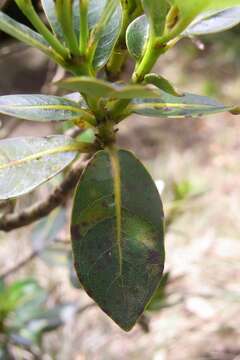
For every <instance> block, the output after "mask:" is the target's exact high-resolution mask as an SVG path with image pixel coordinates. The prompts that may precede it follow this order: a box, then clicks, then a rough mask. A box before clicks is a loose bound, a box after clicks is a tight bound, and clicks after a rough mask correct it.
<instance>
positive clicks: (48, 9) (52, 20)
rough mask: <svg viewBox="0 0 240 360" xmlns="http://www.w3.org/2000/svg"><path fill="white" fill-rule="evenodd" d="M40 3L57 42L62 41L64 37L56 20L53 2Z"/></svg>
mask: <svg viewBox="0 0 240 360" xmlns="http://www.w3.org/2000/svg"><path fill="white" fill-rule="evenodd" d="M41 2H42V7H43V10H44V12H45V14H46V17H47V19H48V22H49V24H50V26H51V28H52V30H53V32H54V33H55V35H57V37H58V38H59V40H63V39H64V35H63V31H62V28H61V25H60V23H59V21H58V19H57V14H56V8H55V3H54V0H41Z"/></svg>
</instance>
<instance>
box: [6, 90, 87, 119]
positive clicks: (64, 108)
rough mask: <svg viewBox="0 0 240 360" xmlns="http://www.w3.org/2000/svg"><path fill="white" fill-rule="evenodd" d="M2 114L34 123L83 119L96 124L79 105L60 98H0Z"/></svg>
mask: <svg viewBox="0 0 240 360" xmlns="http://www.w3.org/2000/svg"><path fill="white" fill-rule="evenodd" d="M0 113H2V114H6V115H10V116H16V117H18V118H20V119H24V120H32V121H64V120H72V119H77V118H79V117H82V118H84V120H85V121H88V122H90V123H92V122H94V117H93V115H91V114H90V113H89V112H87V111H86V110H84V109H82V108H81V107H80V105H79V104H77V103H76V102H74V101H71V100H69V99H65V98H63V97H60V96H48V95H38V94H36V95H5V96H0Z"/></svg>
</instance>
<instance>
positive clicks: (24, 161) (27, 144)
mask: <svg viewBox="0 0 240 360" xmlns="http://www.w3.org/2000/svg"><path fill="white" fill-rule="evenodd" d="M78 148H79V145H76V143H75V142H73V140H72V139H71V138H68V137H66V136H64V135H54V136H49V137H44V138H38V137H25V138H10V139H6V140H1V142H0V199H1V200H6V199H9V198H14V197H17V196H21V195H24V194H26V193H27V192H30V191H32V190H33V189H35V188H36V187H37V186H39V185H41V184H42V183H44V182H45V181H47V180H49V179H50V178H52V177H53V176H55V175H57V174H58V173H59V172H60V171H62V170H63V169H64V168H65V167H66V166H68V165H69V164H70V163H71V162H72V161H73V160H74V158H75V157H76V155H77V153H78Z"/></svg>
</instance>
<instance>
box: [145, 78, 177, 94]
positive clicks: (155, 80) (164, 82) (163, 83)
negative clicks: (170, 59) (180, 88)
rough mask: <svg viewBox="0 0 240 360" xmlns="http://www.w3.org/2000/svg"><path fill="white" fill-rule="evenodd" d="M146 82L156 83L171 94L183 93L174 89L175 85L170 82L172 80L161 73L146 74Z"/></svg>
mask: <svg viewBox="0 0 240 360" xmlns="http://www.w3.org/2000/svg"><path fill="white" fill-rule="evenodd" d="M144 82H145V83H146V84H152V85H155V86H156V87H157V88H158V89H159V90H162V91H164V92H165V93H168V94H170V95H173V96H181V94H179V93H178V92H177V91H176V90H175V89H174V87H173V86H172V85H171V84H170V82H169V81H168V80H167V79H165V78H164V77H163V76H161V75H157V74H148V75H146V76H145V78H144Z"/></svg>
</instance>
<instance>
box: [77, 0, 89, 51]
mask: <svg viewBox="0 0 240 360" xmlns="http://www.w3.org/2000/svg"><path fill="white" fill-rule="evenodd" d="M79 1H80V39H79V43H80V48H79V50H80V54H81V55H85V53H86V50H87V45H88V37H89V29H88V0H79Z"/></svg>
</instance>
